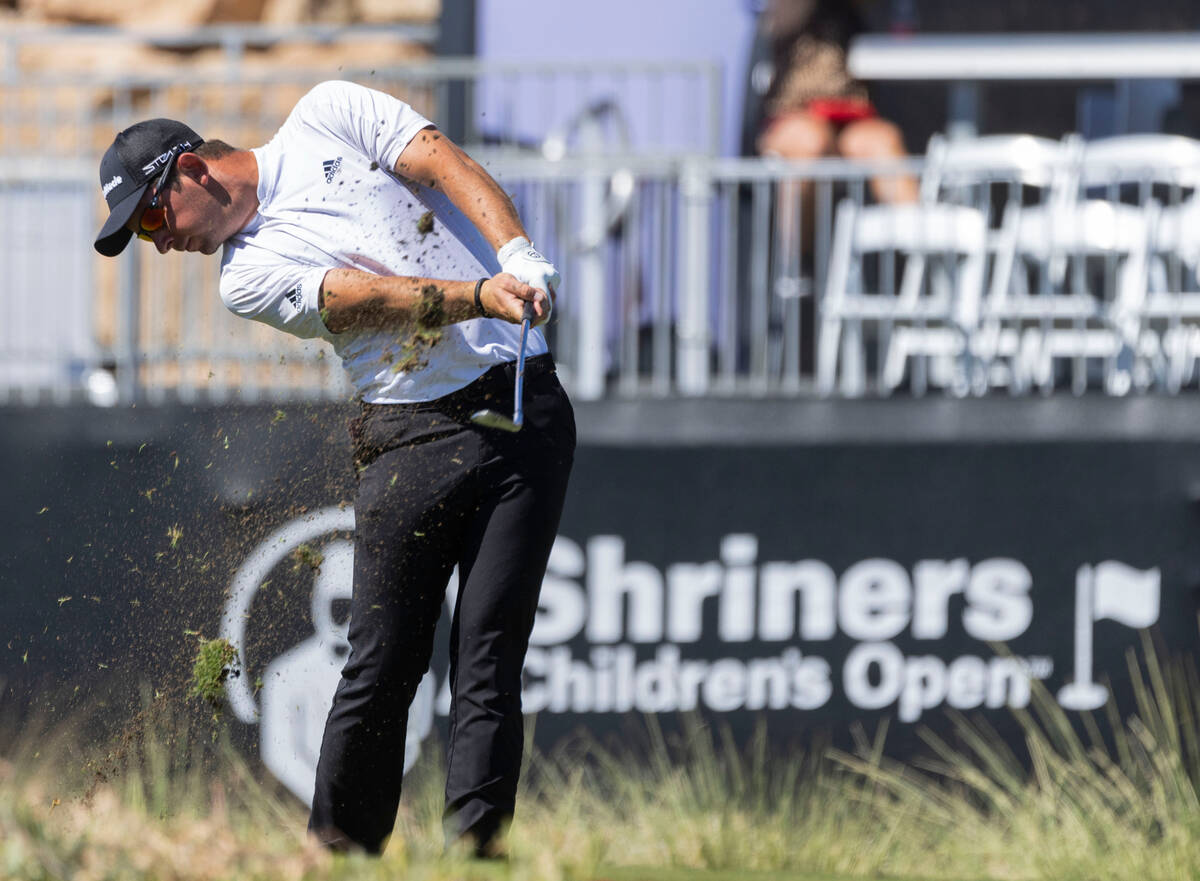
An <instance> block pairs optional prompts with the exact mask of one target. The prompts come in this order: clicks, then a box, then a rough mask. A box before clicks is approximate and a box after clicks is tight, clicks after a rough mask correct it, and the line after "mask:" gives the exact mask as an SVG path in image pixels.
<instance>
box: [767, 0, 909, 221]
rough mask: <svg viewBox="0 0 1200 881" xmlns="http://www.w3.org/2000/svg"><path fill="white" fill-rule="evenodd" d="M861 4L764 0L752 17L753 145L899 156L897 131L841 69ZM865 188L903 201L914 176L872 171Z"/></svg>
mask: <svg viewBox="0 0 1200 881" xmlns="http://www.w3.org/2000/svg"><path fill="white" fill-rule="evenodd" d="M860 5H861V4H859V3H855V2H852V0H767V2H766V5H765V7H764V9H763V12H762V14H761V16H760V20H759V33H758V37H757V43H758V49H757V53H756V54H758V55H759V56H760V58H761V59H762V62H765V63H760V64H758V65H757V69H756V70H755V71H754V72H752V75H751V84H750V85H751V88H752V89H753V90H756V91H758V92H759V94H760V96H761V98H760V100H761V111H760V119H759V123H758V127H757V131H756V132H755V133H754V145H755V149H756V151H757V152H758V153H759V154H761V155H763V156H779V157H782V158H784V159H817V158H820V157H823V156H842V157H845V158H847V159H859V160H886V159H902V158H904V157H905V156H906V155H907V154H906V150H905V146H904V137H903V135H902V134H901V132H900V129H899V128H898V127H897V126H896V125H895V124H894V123H892V122H890V121H888V120H886V119H882V118H881V117H879V116H878V114H877V113H876V110H875V107H874V105H872V103H871V100H870V96H869V94H868V92H867V88H866V86H865V85H864V84H863V83H861V82H859V81H858V80H856V79H855V78H854V77H853V76H851V74H850V72H849V70H848V69H847V68H846V53H847V51H848V49H849V47H850V41H851V40H852V39H853V38H854V36H855V35H857V34H859V33H861V32H862V31H863V30H864V26H863V22H862V17H861V15H860V10H859V9H858V8H857V7H858V6H860ZM871 193H872V195H873V196H874V197H875V199H876V200H878V201H880V202H910V201H914V200H916V198H917V182H916V180H915V179H914V178H913V177H911V176H909V175H887V176H876V177H874V178H872V180H871Z"/></svg>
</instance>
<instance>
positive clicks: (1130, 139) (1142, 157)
mask: <svg viewBox="0 0 1200 881" xmlns="http://www.w3.org/2000/svg"><path fill="white" fill-rule="evenodd" d="M1079 180H1080V184H1081V186H1082V187H1083V188H1084V189H1085V190H1088V191H1092V194H1093V195H1095V191H1096V190H1101V191H1103V190H1104V189H1106V188H1110V187H1111V188H1113V189H1111V190H1110V191H1109V192H1108V193H1107V194H1106V195H1107V197H1108V198H1109V200H1110V201H1115V198H1116V196H1117V195H1118V191H1117V188H1119V187H1120V185H1121V184H1138V185H1139V192H1138V194H1137V199H1138V202H1139V203H1142V204H1144V203H1145V202H1147V201H1149V199H1151V198H1157V199H1158V201H1159V202H1166V203H1167V204H1172V203H1173V204H1178V203H1180V202H1182V201H1183V198H1182V196H1181V197H1179V198H1174V199H1172V198H1170V197H1169V196H1168V197H1167V198H1163V196H1162V195H1161V194H1160V195H1157V196H1156V195H1155V194H1154V193H1152V192H1151V191H1150V188H1152V187H1153V186H1154V185H1156V184H1157V185H1163V186H1165V187H1167V188H1168V189H1169V188H1172V187H1174V188H1177V189H1178V190H1180V191H1182V190H1189V189H1190V190H1194V189H1195V188H1196V187H1197V186H1198V185H1200V140H1196V139H1194V138H1186V137H1183V136H1182V135H1163V134H1143V135H1118V136H1116V137H1111V138H1099V139H1097V140H1094V141H1088V142H1086V143H1085V144H1084V145H1083V148H1082V151H1081V153H1080V175H1079Z"/></svg>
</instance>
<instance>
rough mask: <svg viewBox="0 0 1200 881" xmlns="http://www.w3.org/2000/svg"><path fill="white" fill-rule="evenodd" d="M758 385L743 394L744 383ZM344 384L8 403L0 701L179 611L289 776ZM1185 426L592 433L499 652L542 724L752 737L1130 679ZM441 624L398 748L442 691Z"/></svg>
mask: <svg viewBox="0 0 1200 881" xmlns="http://www.w3.org/2000/svg"><path fill="white" fill-rule="evenodd" d="M769 406H771V405H769V404H763V407H764V408H765V407H769ZM350 415H351V411H350V409H349V408H347V407H337V406H329V405H320V406H312V407H300V406H287V407H283V408H275V407H271V406H263V407H238V408H203V409H195V410H193V409H184V408H155V409H146V410H144V411H143V410H141V409H134V410H131V411H124V412H120V413H118V412H113V411H92V410H82V409H78V410H13V411H9V413H8V414H7V416H6V419H5V420H4V423H3V428H2V429H0V461H3V463H4V466H3V467H4V468H5V492H4V495H3V501H2V502H0V526H2V527H3V534H4V536H5V552H4V554H3V561H2V563H0V586H2V595H3V598H4V612H3V615H4V617H3V621H4V627H3V634H2V639H0V677H2V678H3V680H4V683H5V685H4V688H5V694H4V703H3V706H4V708H5V710H4V713H5V716H6V717H7V719H8V720H12V719H14V718H17V719H20V718H24V717H27V716H29V717H32V716H35V715H47V716H49V717H50V718H57V717H62V718H66V717H69V716H70V714H71V713H72V712H75V711H78V710H80V709H81V708H85V707H87V706H91V705H94V704H95V703H96V702H98V701H111V702H112V714H113V715H114V716H119V715H121V714H123V713H128V711H129V710H130V708H131V707H135V706H136V704H137V702H138V701H139V700H142V699H143V697H142V692H141V689H142V687H143V686H146V687H147V688H149V689H151V690H153V691H157V692H159V693H161V694H168V695H172V696H180V697H182V695H183V691H184V690H185V689H186V686H187V678H188V676H189V675H190V668H191V662H192V659H193V658H194V656H195V653H196V648H197V645H198V640H199V639H200V638H201V637H208V638H212V637H217V636H223V637H225V638H227V639H229V640H230V641H231V642H232V643H233V644H234V645H235V646H236V647H237V649H238V651H239V655H240V657H241V660H242V662H243V672H242V675H240V676H239V677H238V678H237V679H235V680H233V681H232V682H231V685H230V689H229V697H230V704H229V713H230V714H231V717H232V719H233V720H234V725H235V728H236V729H237V730H238V731H239V732H240V736H241V737H242V739H243V740H244V741H245V742H246V743H247V744H248V745H249V746H251V747H252V748H257V749H259V750H260V751H261V755H262V757H263V760H264V762H265V763H266V765H267V767H268V768H269V769H270V770H271V771H272V772H273V773H274V774H275V775H276V776H277V777H279V778H280V779H281V780H282V781H283V782H284V783H285V784H287V785H288V786H289V788H291V789H292V790H293V791H294V792H296V793H297V795H298V796H300V797H301V798H305V797H307V787H309V786H311V768H312V765H313V763H314V762H315V755H316V749H317V747H318V745H319V737H320V730H321V725H322V724H323V721H324V716H325V713H326V711H327V709H328V699H329V695H330V694H332V690H333V687H334V685H335V683H336V681H337V675H338V670H339V668H340V666H341V663H342V662H343V661H344V657H345V643H344V633H345V610H346V607H347V605H348V602H347V600H348V596H349V590H350V559H351V545H350V543H349V536H350V535H351V533H352V530H353V522H354V520H353V518H354V512H353V506H352V504H351V502H352V493H353V482H354V476H353V472H352V468H351V466H350V463H349V458H348V454H349V450H348V443H347V441H346V437H345V422H346V419H347V418H348V417H349V416H350ZM1197 475H1200V444H1194V443H1190V442H1182V441H1178V440H1158V439H1154V438H1153V437H1140V438H1136V439H1120V438H1117V439H1109V440H1105V441H1102V442H1100V441H1095V442H1087V441H1079V440H1046V439H1042V440H1037V441H1033V440H1022V439H1020V437H1019V436H1015V437H1014V436H1010V437H1008V438H1007V439H1006V440H1005V441H1004V442H1003V443H994V442H985V441H981V440H969V439H968V440H960V441H954V440H939V439H937V438H925V439H920V440H916V441H914V440H912V439H909V440H908V441H906V442H903V443H894V442H888V441H887V440H886V439H877V440H874V441H870V442H864V441H863V440H862V439H861V438H859V439H857V440H856V441H855V442H853V443H845V442H842V441H841V440H839V439H838V438H837V437H830V438H828V439H824V440H822V439H817V440H813V439H812V438H809V439H808V440H807V441H806V442H805V443H802V444H790V443H787V442H785V441H784V440H782V439H779V440H776V439H774V438H773V439H771V440H770V442H769V443H761V442H760V443H737V442H734V441H731V440H723V441H722V442H721V443H711V444H709V445H704V444H696V443H665V442H662V441H659V442H647V443H632V444H623V445H617V444H611V443H594V442H593V443H589V442H588V436H587V434H586V433H582V443H581V446H580V449H579V451H578V454H577V460H576V466H575V472H574V476H573V481H572V486H571V491H570V495H569V499H568V503H567V506H566V510H565V512H564V519H563V523H562V527H561V530H560V535H559V539H558V541H557V543H556V545H555V548H554V551H553V554H552V557H551V561H550V567H549V571H548V574H547V579H546V581H545V583H544V586H543V591H542V600H541V608H540V610H539V615H538V621H537V625H536V627H535V631H534V635H533V639H532V644H531V647H530V652H529V656H528V662H527V666H526V687H525V693H524V702H525V705H526V707H527V709H528V710H530V711H532V712H535V713H536V714H537V728H536V732H537V733H536V737H537V739H538V740H539V742H540V743H541V744H542V745H543V746H550V745H552V744H553V743H555V742H557V741H558V740H560V739H561V738H562V737H563V736H565V735H567V734H569V733H571V732H573V731H575V730H576V729H578V728H580V727H586V728H587V729H589V730H591V731H593V732H596V733H598V734H601V735H604V734H607V733H615V732H617V731H619V730H621V728H622V726H625V725H627V724H628V723H629V721H630V720H631V719H635V718H636V717H637V716H638V714H641V713H659V714H665V715H666V716H667V717H668V718H678V716H679V714H680V713H689V712H696V713H700V714H702V715H706V716H710V717H712V718H715V719H720V720H721V721H722V722H723V723H726V724H728V725H729V726H730V727H731V728H732V730H733V731H734V733H735V734H739V735H744V734H745V733H747V732H749V731H750V730H751V729H752V728H753V726H754V725H755V724H756V723H757V722H758V721H759V720H762V719H765V720H766V722H767V726H768V731H769V732H770V733H771V735H772V736H773V737H774V738H775V739H776V740H777V741H778V742H779V743H781V744H785V743H790V742H792V741H795V740H797V739H801V740H802V739H805V738H808V737H811V736H814V735H815V734H818V733H820V734H821V735H822V736H826V735H827V736H828V737H830V738H832V739H834V740H835V741H837V740H840V739H844V738H845V737H846V736H847V732H848V731H849V730H850V727H851V724H852V723H855V722H862V723H864V724H865V725H866V728H867V730H868V731H870V730H873V729H874V728H875V727H876V726H877V725H878V724H879V723H880V722H882V721H884V720H887V721H888V723H889V735H888V743H889V748H890V749H892V751H893V752H895V753H896V754H899V755H907V754H909V753H911V751H913V750H915V749H917V748H918V745H919V741H918V737H917V731H918V729H919V728H920V727H921V726H923V725H929V726H932V727H934V728H935V729H937V728H939V727H940V728H944V727H945V726H946V725H947V722H946V718H947V714H946V712H945V711H946V710H947V709H955V710H961V711H964V712H967V713H968V714H971V713H976V712H979V713H983V714H986V716H987V718H988V721H989V723H991V724H992V725H994V726H995V727H996V728H998V730H1000V731H1001V733H1004V734H1006V735H1008V736H1013V737H1015V736H1016V733H1017V732H1016V731H1015V730H1014V728H1013V723H1012V721H1011V715H1010V713H1009V711H1008V708H1009V707H1011V706H1017V707H1023V706H1028V705H1029V703H1030V700H1031V695H1032V692H1033V690H1034V689H1036V688H1044V689H1046V691H1047V693H1049V694H1050V695H1051V696H1052V697H1053V698H1054V699H1055V700H1056V701H1057V702H1058V703H1059V704H1060V705H1061V706H1063V707H1064V708H1066V709H1067V710H1068V711H1069V712H1071V713H1078V712H1081V711H1085V710H1094V709H1098V708H1100V707H1102V706H1103V705H1104V704H1105V702H1106V701H1107V700H1108V699H1109V696H1110V691H1111V692H1115V693H1116V696H1117V698H1118V699H1120V700H1122V701H1125V706H1126V707H1128V706H1129V703H1128V700H1129V694H1128V691H1129V679H1128V671H1127V667H1126V653H1127V652H1128V651H1129V650H1130V649H1137V648H1140V645H1141V643H1140V636H1139V631H1142V630H1148V632H1150V633H1151V634H1153V635H1154V638H1155V639H1157V640H1158V641H1159V643H1160V645H1162V646H1164V647H1166V648H1167V649H1169V650H1171V651H1175V652H1192V651H1193V650H1194V648H1195V646H1196V643H1197V629H1196V592H1195V585H1197V584H1200V552H1198V551H1197V542H1196V538H1197V527H1198V526H1200V520H1198V517H1197V508H1196V506H1195V504H1194V502H1193V501H1192V499H1191V495H1190V493H1191V490H1192V488H1193V477H1194V476H1197ZM444 653H445V638H444V635H443V636H442V638H440V639H439V641H438V644H437V647H436V650H435V658H434V661H433V665H432V669H431V672H430V675H429V676H428V677H427V678H426V681H425V682H424V683H423V685H422V688H421V691H420V692H419V694H418V698H417V701H416V703H415V704H414V708H413V712H412V714H411V715H412V718H411V719H410V723H409V729H410V738H409V751H408V756H407V758H408V760H410V761H411V760H412V759H414V758H415V755H416V752H417V750H419V747H420V744H421V742H422V741H423V739H424V738H425V737H427V736H429V734H430V733H431V732H432V731H435V730H436V729H437V727H438V726H439V724H440V722H442V721H444V718H445V712H446V707H447V703H446V699H447V694H446V683H445V678H446V661H445V657H444Z"/></svg>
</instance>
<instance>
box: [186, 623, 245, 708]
mask: <svg viewBox="0 0 1200 881" xmlns="http://www.w3.org/2000/svg"><path fill="white" fill-rule="evenodd" d="M236 664H237V649H235V648H234V647H233V646H232V645H231V644H230V642H229V640H227V639H201V640H200V648H199V650H197V652H196V663H195V664H193V665H192V691H191V693H192V695H193V696H194V697H198V698H200V699H201V700H203V701H205V702H206V703H208V704H210V705H212V706H216V705H217V704H219V703H220V702H221V692H222V690H223V689H224V688H225V680H226V679H228V678H229V677H230V676H231V675H233V676H236V675H237V671H236V670H235V669H234V667H235V665H236Z"/></svg>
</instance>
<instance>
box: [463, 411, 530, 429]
mask: <svg viewBox="0 0 1200 881" xmlns="http://www.w3.org/2000/svg"><path fill="white" fill-rule="evenodd" d="M471 421H472V422H474V423H475V424H476V425H482V426H484V427H485V428H498V429H500V430H501V431H520V430H521V424H520V423H519V422H513V420H512V419H510V418H509V417H507V416H505V415H503V414H501V413H497V412H496V411H495V410H476V411H475V412H474V413H472V414H471Z"/></svg>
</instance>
